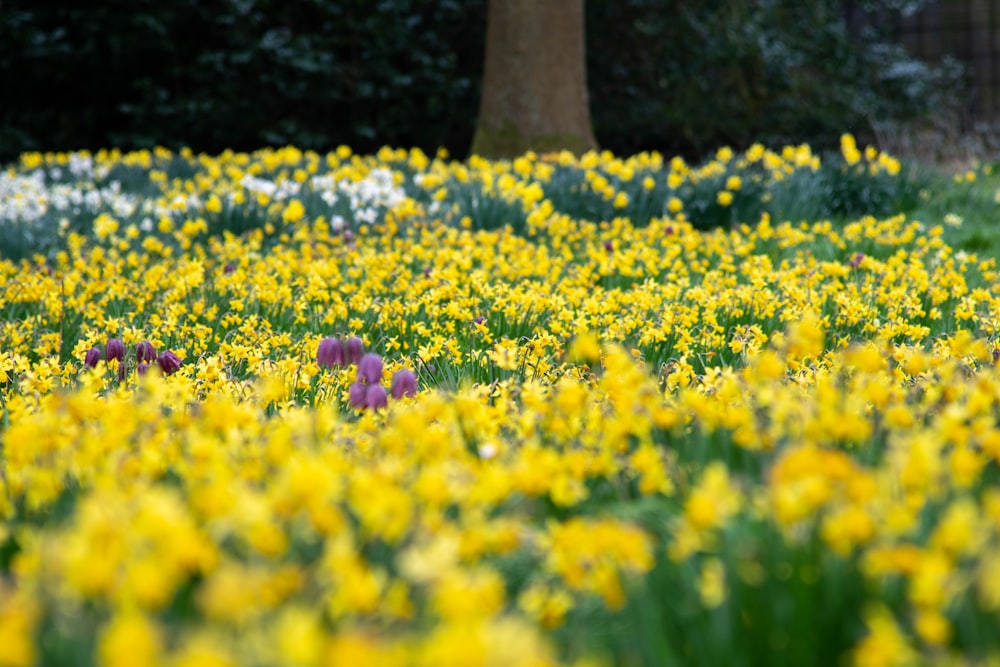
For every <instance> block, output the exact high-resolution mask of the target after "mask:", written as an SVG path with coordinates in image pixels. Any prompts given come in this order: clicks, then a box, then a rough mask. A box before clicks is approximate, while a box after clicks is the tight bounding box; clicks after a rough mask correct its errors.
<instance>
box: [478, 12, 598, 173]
mask: <svg viewBox="0 0 1000 667" xmlns="http://www.w3.org/2000/svg"><path fill="white" fill-rule="evenodd" d="M583 4H584V0H489V10H488V14H487V27H486V58H485V65H484V69H483V88H482V98H481V100H480V106H479V120H478V122H477V125H476V133H475V136H474V138H473V141H472V153H473V154H476V155H482V156H484V157H490V158H509V157H514V156H516V155H520V154H522V153H524V152H525V151H528V150H534V151H555V150H563V149H566V150H570V151H572V152H574V153H577V154H579V153H583V152H585V151H587V150H590V149H593V148H596V147H597V142H596V141H595V139H594V131H593V127H592V125H591V120H590V108H589V106H588V99H587V69H586V67H587V66H586V51H585V45H584V9H583Z"/></svg>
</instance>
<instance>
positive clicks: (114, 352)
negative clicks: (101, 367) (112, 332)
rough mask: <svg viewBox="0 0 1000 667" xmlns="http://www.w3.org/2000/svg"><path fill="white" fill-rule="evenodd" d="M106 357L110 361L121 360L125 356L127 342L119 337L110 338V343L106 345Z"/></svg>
mask: <svg viewBox="0 0 1000 667" xmlns="http://www.w3.org/2000/svg"><path fill="white" fill-rule="evenodd" d="M104 358H105V359H107V360H108V361H111V360H112V359H117V360H118V361H121V360H122V359H124V358H125V343H123V342H122V341H121V339H119V338H109V339H108V344H107V345H105V346H104Z"/></svg>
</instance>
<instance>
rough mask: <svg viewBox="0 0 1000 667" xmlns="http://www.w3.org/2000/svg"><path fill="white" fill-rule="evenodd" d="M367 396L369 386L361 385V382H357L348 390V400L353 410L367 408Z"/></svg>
mask: <svg viewBox="0 0 1000 667" xmlns="http://www.w3.org/2000/svg"><path fill="white" fill-rule="evenodd" d="M367 395H368V386H367V385H364V384H361V383H360V382H355V383H354V384H352V385H351V388H350V389H349V390H348V393H347V400H348V401H349V402H350V404H351V407H352V408H357V409H358V410H361V409H364V407H365V398H366V396H367Z"/></svg>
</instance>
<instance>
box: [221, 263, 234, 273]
mask: <svg viewBox="0 0 1000 667" xmlns="http://www.w3.org/2000/svg"><path fill="white" fill-rule="evenodd" d="M235 270H236V265H235V264H233V263H232V262H229V263H228V264H226V265H225V266H224V267H223V268H222V272H223V273H232V272H233V271H235Z"/></svg>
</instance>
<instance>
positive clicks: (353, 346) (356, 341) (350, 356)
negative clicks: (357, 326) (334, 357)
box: [347, 336, 365, 364]
mask: <svg viewBox="0 0 1000 667" xmlns="http://www.w3.org/2000/svg"><path fill="white" fill-rule="evenodd" d="M364 353H365V344H364V343H363V342H362V341H361V339H360V338H358V337H357V336H351V337H350V338H348V339H347V362H348V363H351V364H356V363H358V362H359V361H361V357H362V356H363V355H364Z"/></svg>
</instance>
